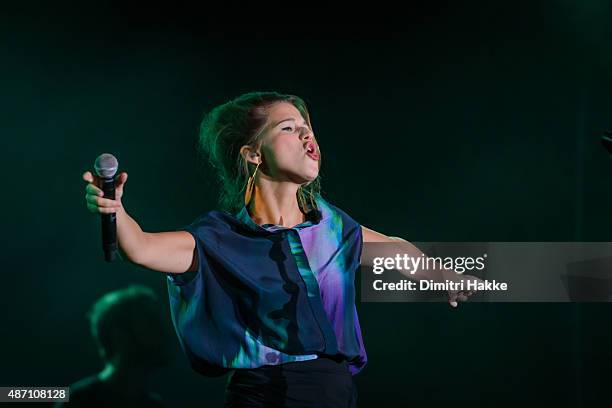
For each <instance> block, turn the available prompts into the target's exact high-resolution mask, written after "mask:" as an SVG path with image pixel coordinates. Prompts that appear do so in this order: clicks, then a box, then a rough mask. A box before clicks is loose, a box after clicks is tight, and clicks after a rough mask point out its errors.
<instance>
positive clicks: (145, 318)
mask: <svg viewBox="0 0 612 408" xmlns="http://www.w3.org/2000/svg"><path fill="white" fill-rule="evenodd" d="M88 317H89V321H90V324H91V334H92V336H93V338H94V340H95V341H96V344H97V346H98V352H99V354H100V357H101V359H102V361H103V362H104V368H103V369H102V371H100V372H99V373H97V374H95V375H92V376H89V377H86V378H83V379H81V380H79V381H77V382H76V383H74V384H72V385H71V386H70V402H66V403H58V404H56V405H55V408H59V407H122V406H126V407H128V406H129V407H164V406H165V405H164V403H163V402H162V400H161V397H160V396H159V395H157V394H156V393H153V392H151V391H149V390H147V380H148V376H149V374H150V373H151V372H152V371H154V370H155V369H156V368H159V367H163V366H165V365H166V364H167V363H168V359H169V356H168V349H167V347H166V345H167V343H166V341H167V336H166V335H165V334H164V330H163V324H162V316H161V313H160V309H159V303H158V300H157V296H156V295H155V293H154V292H153V291H152V290H151V289H150V288H148V287H146V286H142V285H130V286H129V287H127V288H124V289H120V290H116V291H113V292H110V293H107V294H106V295H104V296H102V297H101V298H100V299H99V300H98V301H96V302H95V303H94V305H93V307H92V309H91V311H90V312H89V315H88Z"/></svg>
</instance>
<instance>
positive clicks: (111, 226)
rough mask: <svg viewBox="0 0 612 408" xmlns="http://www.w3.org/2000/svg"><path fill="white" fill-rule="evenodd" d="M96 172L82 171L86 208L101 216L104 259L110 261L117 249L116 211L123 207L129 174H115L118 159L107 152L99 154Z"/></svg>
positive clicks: (95, 165)
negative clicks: (84, 183)
mask: <svg viewBox="0 0 612 408" xmlns="http://www.w3.org/2000/svg"><path fill="white" fill-rule="evenodd" d="M94 167H95V169H96V175H93V174H92V173H91V172H90V171H86V172H85V173H83V180H85V181H86V182H87V183H88V184H87V186H86V187H85V200H86V203H87V209H88V210H89V211H90V212H91V213H94V214H101V218H102V246H103V249H104V254H105V259H106V261H108V262H111V261H113V260H114V259H115V256H116V251H117V233H116V213H117V211H120V210H122V209H123V206H122V204H121V197H123V188H124V186H125V183H126V181H127V178H128V175H127V173H125V172H122V173H120V174H119V175H118V176H117V177H115V173H116V172H117V168H118V163H117V159H116V158H115V157H114V156H113V155H111V154H108V153H105V154H102V155H100V156H99V157H98V158H97V159H96V162H95V164H94Z"/></svg>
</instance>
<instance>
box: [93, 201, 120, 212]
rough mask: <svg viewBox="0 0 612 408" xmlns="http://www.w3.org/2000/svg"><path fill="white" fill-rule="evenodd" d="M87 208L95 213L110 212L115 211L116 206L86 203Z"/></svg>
mask: <svg viewBox="0 0 612 408" xmlns="http://www.w3.org/2000/svg"><path fill="white" fill-rule="evenodd" d="M87 209H88V210H89V211H91V212H92V213H95V214H112V213H115V212H117V211H118V210H119V209H118V208H107V207H98V206H96V205H95V204H89V203H87Z"/></svg>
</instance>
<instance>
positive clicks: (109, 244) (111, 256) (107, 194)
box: [100, 177, 117, 262]
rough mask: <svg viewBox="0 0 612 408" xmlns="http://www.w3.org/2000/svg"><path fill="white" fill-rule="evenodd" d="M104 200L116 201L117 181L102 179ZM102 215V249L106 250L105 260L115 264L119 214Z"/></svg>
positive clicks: (112, 178)
mask: <svg viewBox="0 0 612 408" xmlns="http://www.w3.org/2000/svg"><path fill="white" fill-rule="evenodd" d="M100 181H101V182H102V191H104V198H108V199H110V200H114V199H115V179H114V177H111V178H101V179H100ZM101 215H102V249H104V260H105V261H106V262H113V261H114V260H115V259H116V258H117V214H115V213H112V214H101Z"/></svg>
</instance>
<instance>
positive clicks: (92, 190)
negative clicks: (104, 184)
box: [85, 183, 104, 196]
mask: <svg viewBox="0 0 612 408" xmlns="http://www.w3.org/2000/svg"><path fill="white" fill-rule="evenodd" d="M85 192H86V193H87V194H91V195H97V196H103V195H104V192H103V191H102V190H101V189H100V188H98V187H96V186H95V185H93V184H91V183H89V184H88V185H87V186H86V187H85Z"/></svg>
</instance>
